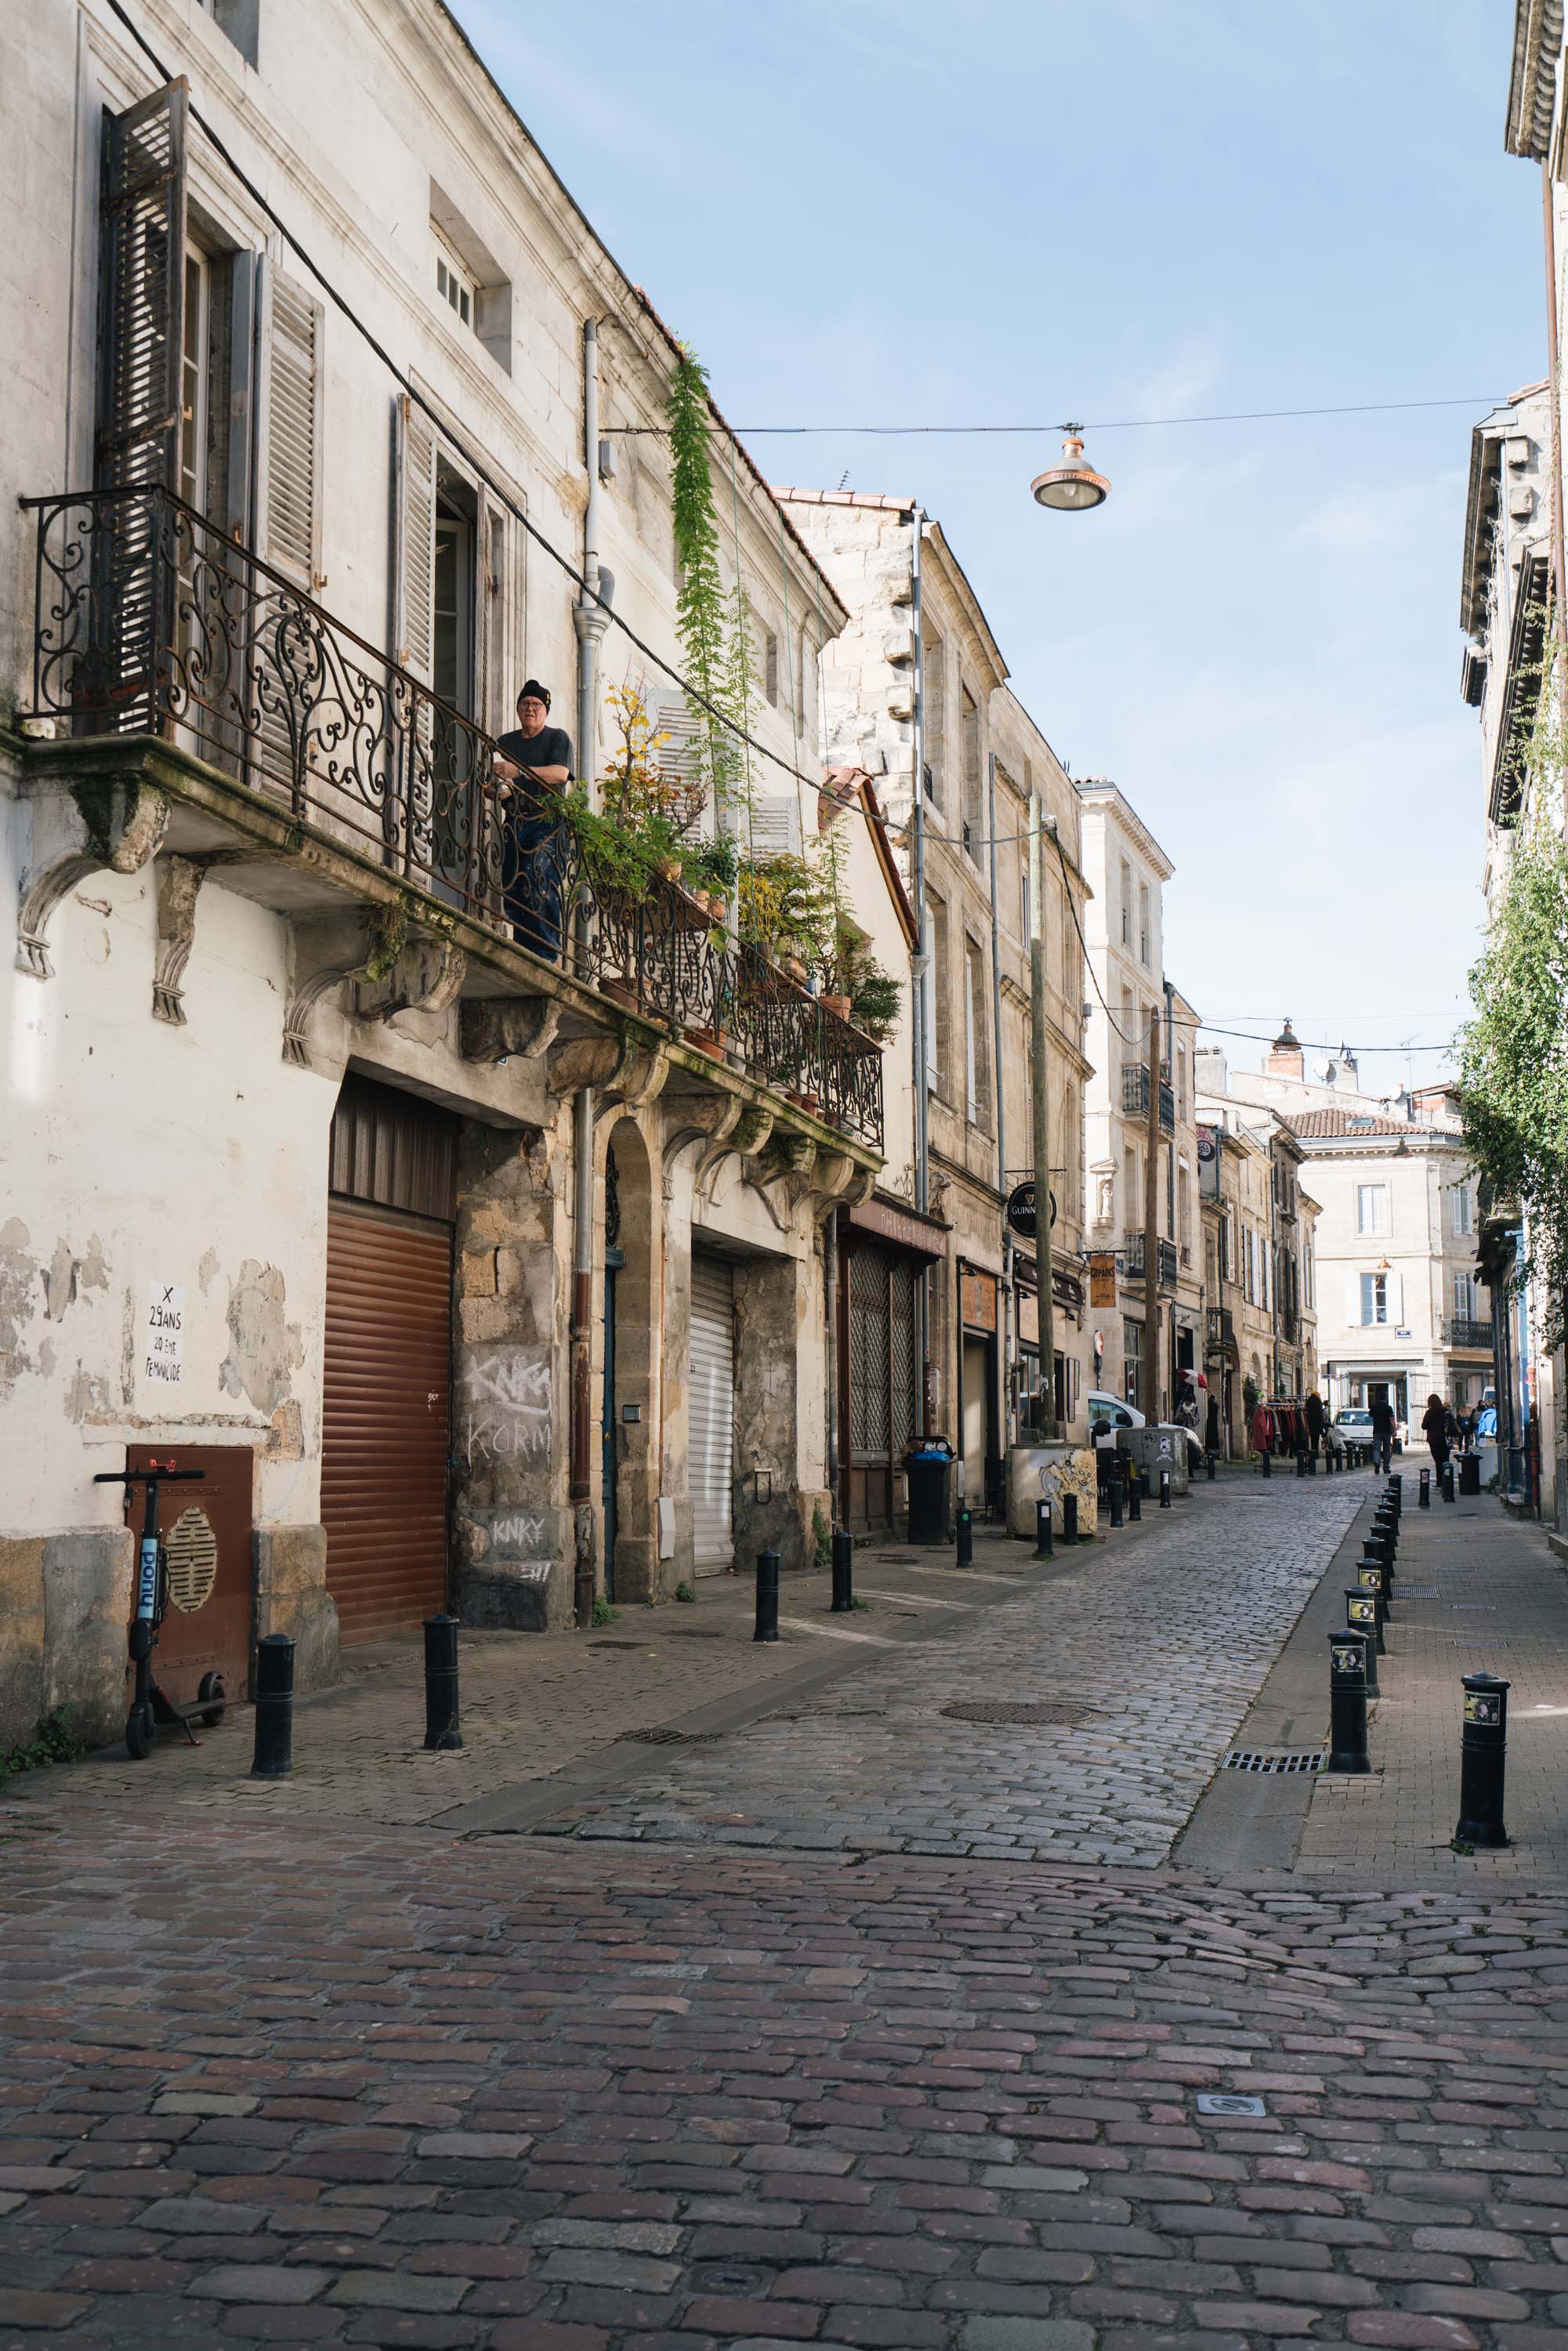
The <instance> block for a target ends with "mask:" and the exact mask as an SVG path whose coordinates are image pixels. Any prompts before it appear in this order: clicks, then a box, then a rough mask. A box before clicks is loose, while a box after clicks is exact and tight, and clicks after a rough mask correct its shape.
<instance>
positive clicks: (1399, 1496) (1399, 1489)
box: [1388, 1469, 1405, 1518]
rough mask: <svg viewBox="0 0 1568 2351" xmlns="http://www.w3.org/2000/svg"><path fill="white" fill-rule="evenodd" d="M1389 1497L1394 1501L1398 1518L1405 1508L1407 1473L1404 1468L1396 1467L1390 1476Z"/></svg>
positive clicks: (1395, 1513)
mask: <svg viewBox="0 0 1568 2351" xmlns="http://www.w3.org/2000/svg"><path fill="white" fill-rule="evenodd" d="M1388 1499H1389V1500H1390V1501H1391V1502H1392V1503H1393V1505H1394V1515H1395V1517H1396V1518H1397V1517H1398V1516H1399V1514H1400V1512H1401V1510H1403V1509H1404V1508H1405V1473H1404V1471H1403V1470H1402V1469H1396V1470H1395V1471H1394V1472H1393V1474H1392V1476H1391V1477H1390V1478H1389V1480H1388Z"/></svg>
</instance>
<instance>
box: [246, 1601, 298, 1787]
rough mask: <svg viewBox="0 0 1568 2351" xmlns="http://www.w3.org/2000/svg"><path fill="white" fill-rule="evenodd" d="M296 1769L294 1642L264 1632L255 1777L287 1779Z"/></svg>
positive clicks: (252, 1770)
mask: <svg viewBox="0 0 1568 2351" xmlns="http://www.w3.org/2000/svg"><path fill="white" fill-rule="evenodd" d="M293 1769H294V1644H293V1642H292V1641H291V1640H290V1639H289V1637H288V1635H287V1633H264V1634H263V1635H262V1637H261V1639H260V1640H259V1641H258V1642H257V1643H256V1752H255V1755H254V1756H253V1758H252V1761H251V1767H250V1776H251V1778H252V1779H253V1780H287V1777H288V1775H289V1773H290V1772H291V1771H293Z"/></svg>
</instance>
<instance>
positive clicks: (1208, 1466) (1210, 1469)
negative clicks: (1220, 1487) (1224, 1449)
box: [1203, 1453, 1215, 1486]
mask: <svg viewBox="0 0 1568 2351" xmlns="http://www.w3.org/2000/svg"><path fill="white" fill-rule="evenodd" d="M1214 1461H1215V1457H1214V1455H1213V1454H1212V1453H1206V1454H1205V1455H1204V1457H1203V1468H1204V1475H1205V1477H1206V1478H1207V1479H1208V1482H1209V1484H1210V1485H1211V1486H1212V1485H1213V1483H1214Z"/></svg>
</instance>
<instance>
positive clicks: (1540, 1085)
mask: <svg viewBox="0 0 1568 2351" xmlns="http://www.w3.org/2000/svg"><path fill="white" fill-rule="evenodd" d="M1542 698H1543V700H1544V699H1545V698H1546V697H1544V696H1543V697H1542ZM1537 739H1539V734H1538V733H1537ZM1525 765H1526V767H1527V768H1528V767H1529V765H1530V753H1529V752H1528V751H1527V753H1526V755H1525ZM1534 780H1535V781H1536V782H1537V783H1539V782H1540V781H1541V780H1542V778H1541V777H1540V775H1539V774H1537V776H1536V778H1534ZM1554 804H1555V793H1553V794H1552V796H1551V797H1550V799H1549V798H1548V796H1547V795H1546V794H1545V793H1543V792H1542V791H1540V790H1532V791H1529V792H1528V793H1527V796H1526V799H1525V802H1524V813H1523V816H1522V818H1521V823H1520V828H1519V831H1518V832H1517V833H1516V834H1515V836H1514V840H1513V844H1512V851H1511V856H1510V859H1509V867H1508V873H1507V877H1506V879H1505V881H1504V883H1503V887H1502V891H1501V894H1500V897H1499V898H1498V900H1497V902H1496V904H1494V906H1493V909H1492V914H1491V919H1490V924H1489V925H1488V929H1487V939H1486V946H1485V949H1484V951H1483V952H1482V954H1481V956H1480V958H1479V961H1478V962H1477V963H1476V965H1475V966H1474V967H1473V969H1472V970H1471V973H1470V999H1471V1002H1472V1003H1473V1005H1474V1006H1475V1017H1474V1018H1473V1019H1471V1020H1469V1022H1468V1023H1467V1024H1466V1026H1465V1027H1464V1028H1463V1029H1461V1030H1460V1032H1459V1036H1458V1050H1459V1083H1460V1100H1461V1105H1462V1115H1463V1121H1464V1134H1465V1141H1466V1143H1467V1144H1468V1145H1469V1150H1470V1153H1471V1155H1472V1157H1473V1159H1474V1162H1475V1166H1476V1171H1477V1173H1478V1175H1480V1176H1481V1177H1482V1179H1483V1180H1484V1181H1485V1182H1486V1183H1487V1184H1488V1185H1489V1186H1490V1189H1491V1191H1492V1192H1493V1194H1494V1195H1495V1196H1497V1197H1499V1198H1500V1199H1507V1200H1511V1201H1516V1202H1517V1203H1518V1205H1519V1207H1520V1208H1521V1210H1522V1212H1523V1216H1524V1230H1525V1238H1526V1243H1527V1249H1528V1256H1527V1259H1526V1263H1525V1267H1524V1271H1525V1272H1526V1273H1527V1274H1528V1275H1529V1276H1530V1278H1531V1282H1532V1285H1533V1288H1534V1290H1535V1295H1536V1300H1537V1302H1538V1305H1539V1307H1540V1309H1541V1311H1542V1317H1543V1321H1544V1324H1545V1329H1544V1332H1543V1336H1544V1340H1545V1343H1546V1345H1547V1346H1548V1347H1552V1346H1555V1345H1556V1344H1557V1343H1558V1342H1559V1340H1560V1339H1561V1337H1562V1336H1563V1306H1564V1300H1565V1298H1568V844H1565V843H1564V842H1563V839H1562V838H1561V836H1560V834H1559V833H1558V831H1557V830H1556V827H1555V825H1554V823H1553V822H1552V816H1551V813H1550V810H1551V808H1552V806H1553V805H1554Z"/></svg>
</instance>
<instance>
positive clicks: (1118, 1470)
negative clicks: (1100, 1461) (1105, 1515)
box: [1109, 1460, 1123, 1527]
mask: <svg viewBox="0 0 1568 2351" xmlns="http://www.w3.org/2000/svg"><path fill="white" fill-rule="evenodd" d="M1122 1494H1123V1489H1122V1465H1121V1463H1120V1462H1119V1461H1115V1460H1113V1462H1112V1464H1111V1482H1110V1487H1109V1497H1110V1503H1111V1524H1112V1525H1113V1527H1119V1526H1120V1525H1121V1523H1122Z"/></svg>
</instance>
